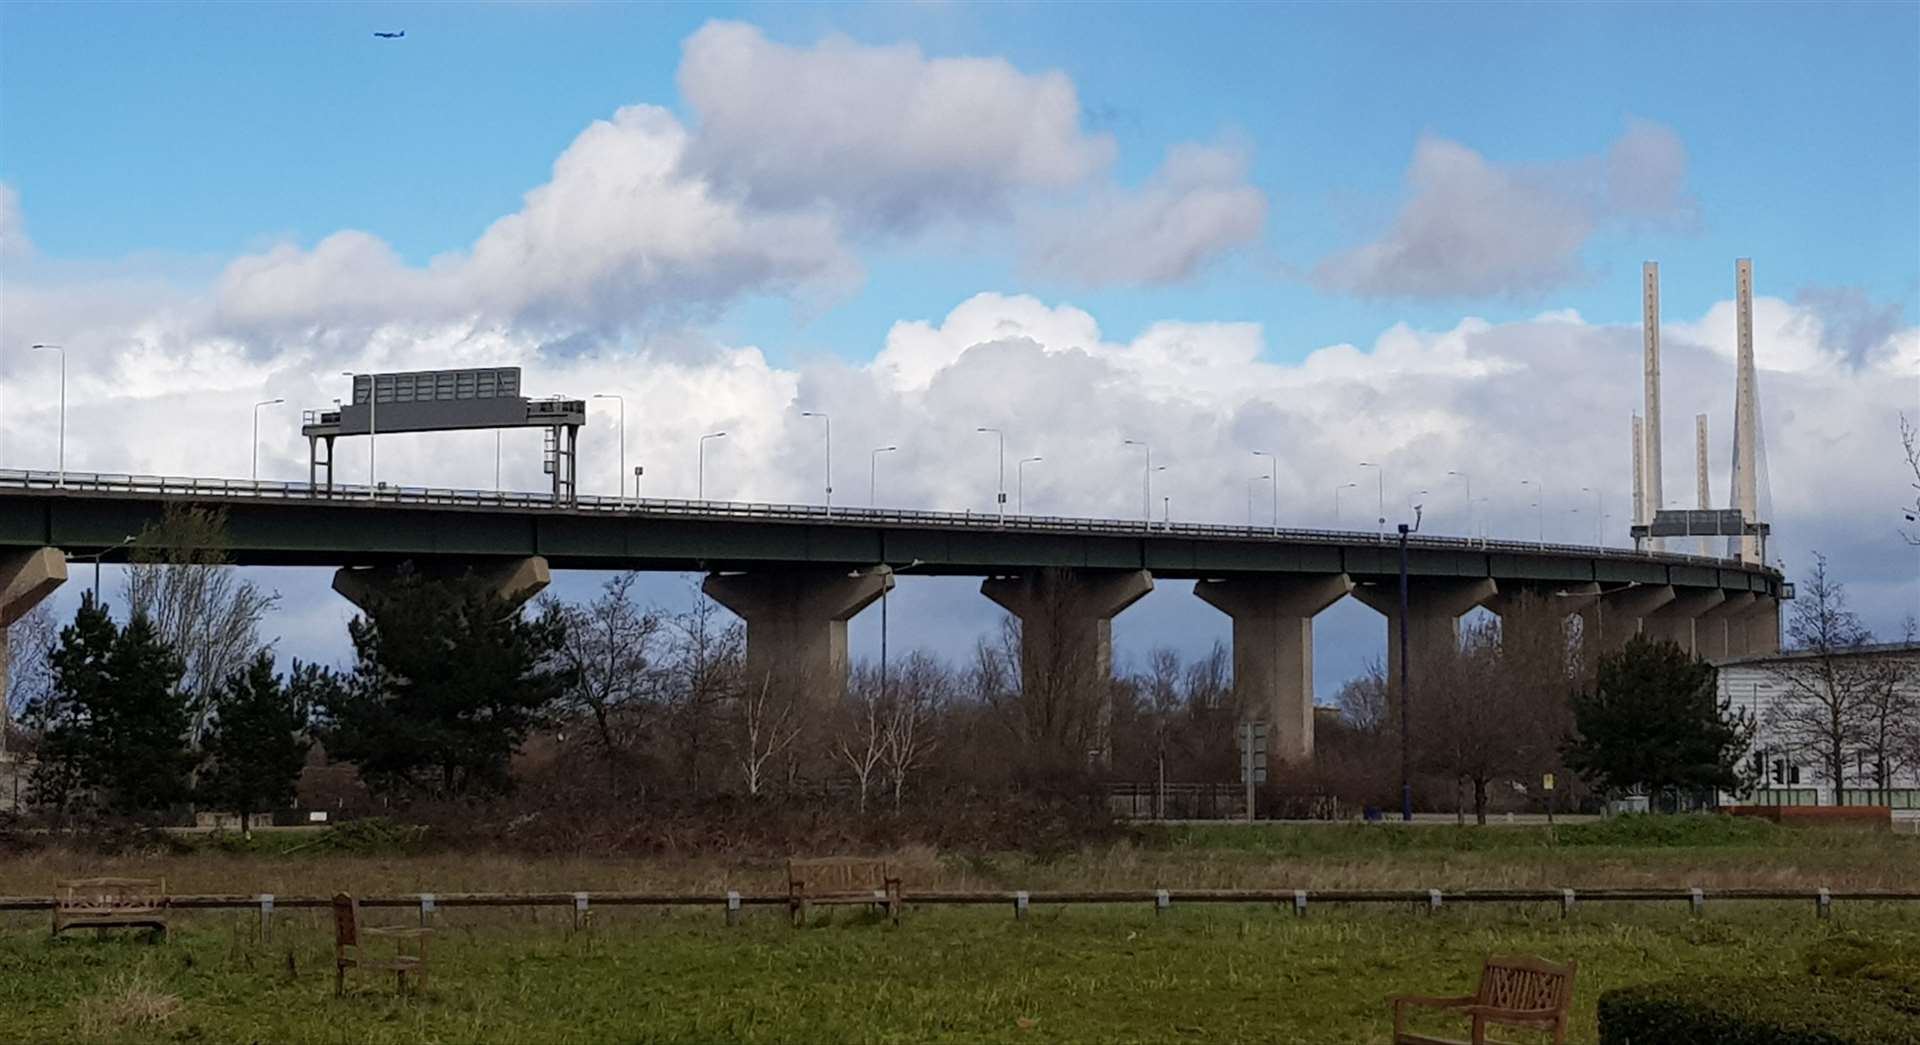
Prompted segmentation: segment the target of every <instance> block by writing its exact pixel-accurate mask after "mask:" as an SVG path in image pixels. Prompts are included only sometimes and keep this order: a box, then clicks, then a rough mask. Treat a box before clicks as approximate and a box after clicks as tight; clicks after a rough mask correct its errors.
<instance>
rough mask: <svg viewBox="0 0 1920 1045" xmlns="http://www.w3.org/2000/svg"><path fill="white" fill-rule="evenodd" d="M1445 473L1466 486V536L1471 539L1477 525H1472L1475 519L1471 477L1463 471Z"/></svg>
mask: <svg viewBox="0 0 1920 1045" xmlns="http://www.w3.org/2000/svg"><path fill="white" fill-rule="evenodd" d="M1447 474H1448V475H1450V476H1452V477H1454V478H1455V479H1458V480H1460V481H1461V482H1462V483H1465V484H1466V487H1467V537H1468V539H1472V537H1473V536H1474V533H1475V530H1476V529H1477V527H1476V526H1475V525H1474V524H1475V522H1476V520H1475V519H1474V511H1473V480H1472V479H1471V478H1468V476H1467V473H1465V472H1448V473H1447Z"/></svg>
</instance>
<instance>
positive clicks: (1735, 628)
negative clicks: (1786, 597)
mask: <svg viewBox="0 0 1920 1045" xmlns="http://www.w3.org/2000/svg"><path fill="white" fill-rule="evenodd" d="M1721 595H1722V597H1721V599H1720V603H1719V605H1717V606H1713V607H1711V608H1709V609H1708V610H1706V611H1705V612H1703V613H1701V614H1700V617H1699V619H1698V620H1696V621H1694V625H1693V633H1694V642H1695V644H1696V646H1697V648H1698V650H1699V655H1700V657H1702V658H1703V659H1706V660H1724V659H1725V658H1727V657H1743V656H1745V655H1746V653H1747V633H1746V627H1745V624H1744V622H1742V621H1741V620H1740V618H1742V617H1744V616H1745V615H1746V613H1747V611H1748V610H1751V609H1753V601H1754V597H1753V593H1752V592H1750V591H1729V592H1723V593H1721Z"/></svg>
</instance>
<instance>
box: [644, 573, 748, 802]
mask: <svg viewBox="0 0 1920 1045" xmlns="http://www.w3.org/2000/svg"><path fill="white" fill-rule="evenodd" d="M719 615H720V609H719V607H718V606H716V605H715V604H714V603H713V602H712V600H710V599H707V598H705V597H704V596H702V597H699V598H696V599H694V601H693V604H692V606H691V607H690V608H689V609H688V610H687V611H686V612H685V613H681V614H678V615H676V616H674V617H672V618H670V619H669V620H668V621H667V630H668V633H669V636H670V641H669V650H668V652H669V657H668V660H667V663H666V665H665V666H664V668H663V669H662V670H661V671H660V673H659V674H660V677H661V684H662V705H663V710H664V711H665V714H666V727H667V728H666V732H667V735H668V737H669V738H670V739H671V740H672V743H673V746H674V747H675V749H676V751H675V754H676V756H677V757H678V759H679V761H680V764H681V769H682V772H683V774H684V777H685V781H686V785H687V787H688V788H689V789H691V790H693V791H696V792H697V791H699V790H700V789H701V787H702V784H703V782H704V776H703V771H704V769H705V767H706V765H707V762H708V761H709V759H710V757H711V756H712V755H714V754H715V748H716V747H717V745H716V743H715V739H714V732H715V730H716V728H717V726H718V724H719V713H720V709H721V708H722V706H723V705H724V704H725V703H726V702H727V701H728V700H731V699H733V698H734V697H735V696H737V695H738V694H739V693H740V691H741V688H742V687H741V678H740V673H741V670H742V663H743V661H744V659H745V652H746V630H745V629H744V628H743V627H742V626H741V625H739V624H738V623H735V624H731V625H726V626H722V625H721V623H720V616H719Z"/></svg>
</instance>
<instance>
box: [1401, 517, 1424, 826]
mask: <svg viewBox="0 0 1920 1045" xmlns="http://www.w3.org/2000/svg"><path fill="white" fill-rule="evenodd" d="M1419 532H1420V506H1419V505H1417V504H1416V505H1414V506H1413V527H1412V528H1411V529H1409V528H1408V527H1407V524H1406V523H1401V524H1400V819H1401V820H1403V821H1407V822H1411V821H1412V820H1413V772H1412V771H1413V749H1412V747H1411V740H1412V734H1411V733H1410V732H1409V729H1410V728H1411V727H1410V726H1409V723H1408V716H1407V700H1408V698H1409V697H1410V696H1411V695H1412V693H1413V686H1412V684H1411V683H1410V682H1409V681H1408V680H1409V678H1410V677H1411V675H1410V670H1411V669H1410V668H1409V666H1408V657H1407V535H1408V534H1409V533H1419Z"/></svg>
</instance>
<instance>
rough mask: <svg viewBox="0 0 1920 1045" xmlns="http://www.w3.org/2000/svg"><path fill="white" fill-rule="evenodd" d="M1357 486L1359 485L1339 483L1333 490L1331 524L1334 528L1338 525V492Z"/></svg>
mask: <svg viewBox="0 0 1920 1045" xmlns="http://www.w3.org/2000/svg"><path fill="white" fill-rule="evenodd" d="M1359 485H1360V484H1359V483H1341V484H1340V485H1339V486H1336V487H1334V488H1333V524H1334V525H1335V526H1338V525H1340V491H1342V490H1351V489H1353V488H1354V487H1356V486H1359Z"/></svg>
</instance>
